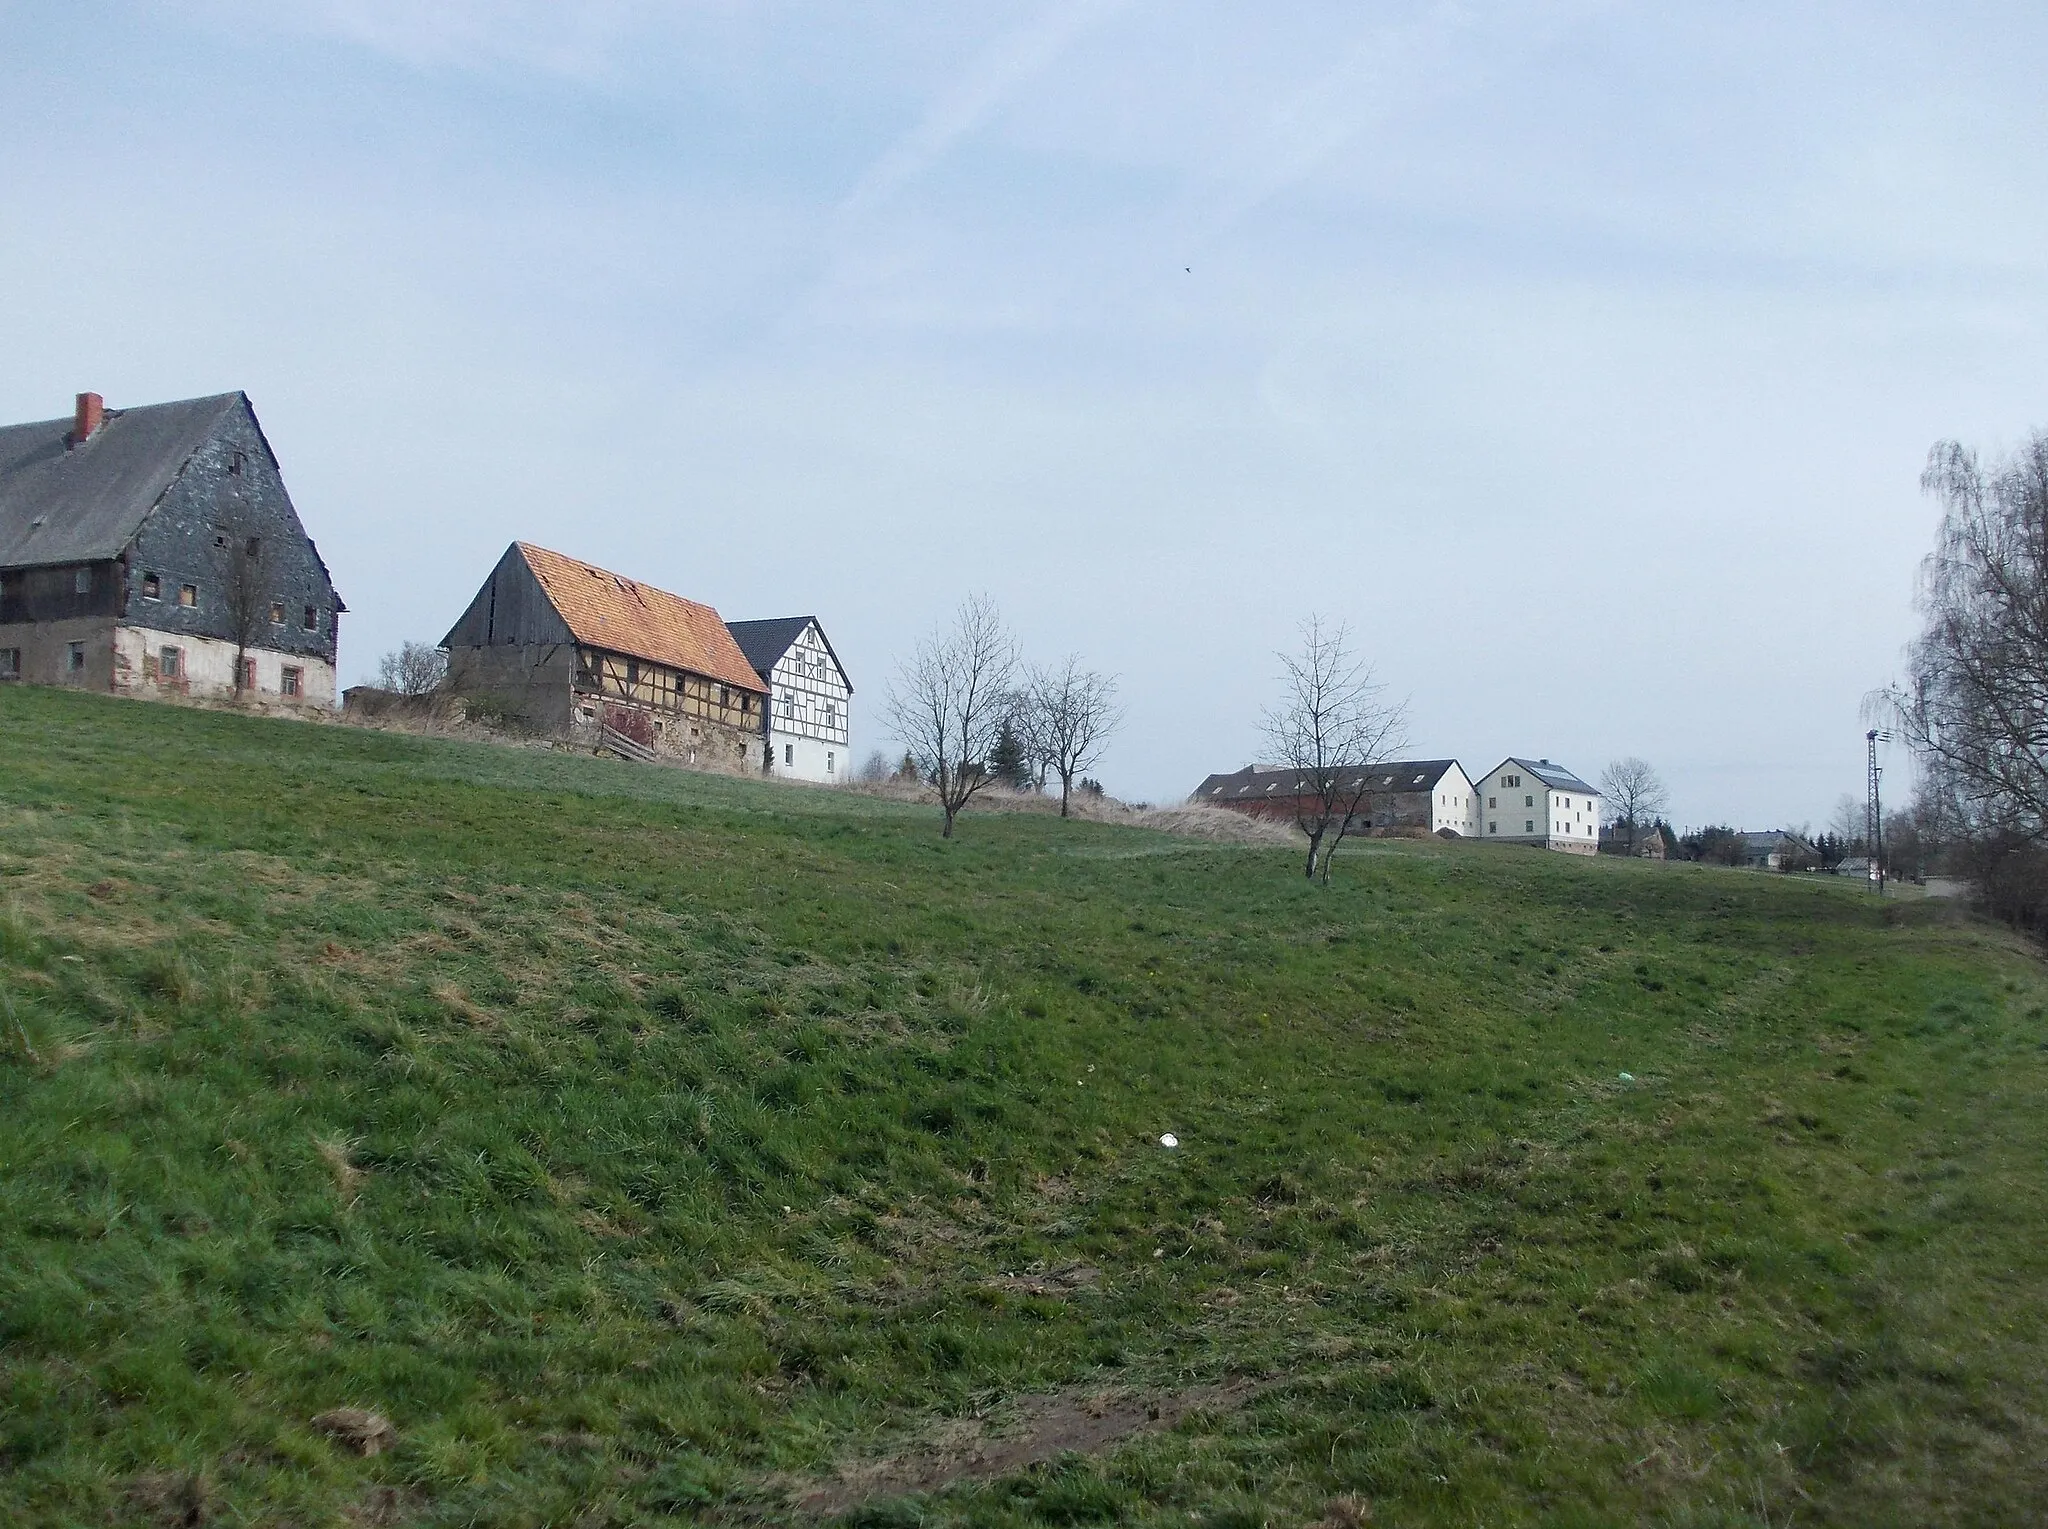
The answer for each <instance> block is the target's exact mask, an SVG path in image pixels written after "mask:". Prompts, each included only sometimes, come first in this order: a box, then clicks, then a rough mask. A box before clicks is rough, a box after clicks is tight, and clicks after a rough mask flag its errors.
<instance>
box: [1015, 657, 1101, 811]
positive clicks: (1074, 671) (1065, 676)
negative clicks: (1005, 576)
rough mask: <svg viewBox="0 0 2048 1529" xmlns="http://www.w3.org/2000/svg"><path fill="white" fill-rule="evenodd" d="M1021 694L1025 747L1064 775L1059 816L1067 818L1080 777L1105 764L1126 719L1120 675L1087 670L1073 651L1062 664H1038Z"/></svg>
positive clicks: (1043, 764)
mask: <svg viewBox="0 0 2048 1529" xmlns="http://www.w3.org/2000/svg"><path fill="white" fill-rule="evenodd" d="M1019 699H1020V701H1021V703H1022V704H1021V705H1020V706H1019V707H1018V714H1019V717H1020V718H1021V723H1022V727H1023V729H1024V737H1025V746H1026V748H1027V750H1028V751H1029V753H1030V754H1031V756H1032V758H1033V759H1035V760H1037V761H1038V762H1039V765H1040V768H1041V769H1045V770H1050V771H1051V772H1052V773H1053V774H1055V775H1057V776H1058V777H1059V778H1060V816H1061V817H1066V816H1067V803H1068V801H1069V799H1070V798H1071V797H1072V796H1073V792H1074V781H1075V778H1076V777H1078V776H1084V775H1085V774H1086V773H1087V772H1088V771H1089V770H1092V769H1093V768H1094V767H1095V766H1096V765H1097V764H1098V763H1100V761H1101V759H1102V751H1103V749H1104V747H1105V746H1107V744H1108V743H1109V738H1110V735H1111V734H1112V733H1114V732H1115V731H1116V729H1117V726H1118V724H1119V723H1121V722H1122V721H1123V711H1122V709H1121V708H1120V707H1119V706H1118V705H1117V703H1116V676H1115V675H1112V674H1102V673H1099V672H1097V671H1096V670H1093V669H1084V668H1082V667H1081V660H1080V657H1079V656H1078V655H1076V654H1072V653H1070V654H1068V655H1067V656H1066V658H1064V659H1063V660H1061V661H1060V662H1059V663H1058V664H1054V665H1049V666H1047V667H1046V668H1043V669H1039V668H1033V669H1032V670H1031V672H1030V673H1029V675H1028V676H1027V677H1026V678H1025V682H1024V689H1023V693H1022V695H1021V696H1020V698H1019Z"/></svg>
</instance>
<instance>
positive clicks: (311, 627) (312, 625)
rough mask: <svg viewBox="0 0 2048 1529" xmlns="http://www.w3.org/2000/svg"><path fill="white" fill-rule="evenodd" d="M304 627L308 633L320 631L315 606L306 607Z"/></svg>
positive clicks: (317, 611)
mask: <svg viewBox="0 0 2048 1529" xmlns="http://www.w3.org/2000/svg"><path fill="white" fill-rule="evenodd" d="M304 625H305V628H306V630H307V631H309V632H317V631H319V630H320V611H319V608H318V607H317V606H312V605H309V606H307V607H306V616H305V621H304Z"/></svg>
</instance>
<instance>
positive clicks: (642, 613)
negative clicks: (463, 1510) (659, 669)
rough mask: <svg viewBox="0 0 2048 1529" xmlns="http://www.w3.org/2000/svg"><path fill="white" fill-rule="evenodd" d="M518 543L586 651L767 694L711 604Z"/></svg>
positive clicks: (570, 630)
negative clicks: (641, 661) (599, 651)
mask: <svg viewBox="0 0 2048 1529" xmlns="http://www.w3.org/2000/svg"><path fill="white" fill-rule="evenodd" d="M513 545H515V546H516V547H518V548H519V555H520V556H521V557H522V558H524V559H525V560H526V566H527V567H528V568H529V569H531V570H532V571H533V576H534V578H535V580H537V581H538V582H539V584H540V587H541V588H542V589H543V590H544V591H546V593H547V597H548V600H549V602H550V603H551V604H553V606H554V607H555V609H556V611H557V612H559V613H560V614H561V617H562V620H563V621H564V622H565V623H566V624H567V625H568V628H569V634H570V635H571V636H572V637H574V638H575V639H576V640H577V641H578V642H579V643H582V644H583V645H584V646H586V647H591V648H603V649H604V650H605V651H606V652H608V653H623V654H625V655H626V656H627V657H628V658H644V659H646V660H648V661H649V662H650V663H656V664H666V665H668V666H669V667H670V668H671V669H687V670H689V671H690V673H692V674H701V675H704V676H706V677H707V678H709V679H714V680H720V681H723V682H724V683H725V684H728V685H734V686H737V687H738V688H739V689H741V690H751V691H753V692H754V693H755V694H757V695H759V694H761V693H763V691H764V689H765V687H764V686H763V685H762V683H761V679H760V676H759V675H757V674H755V673H754V667H753V665H752V664H750V663H748V662H747V656H746V654H744V653H742V652H741V651H740V648H739V644H738V643H736V642H734V641H733V639H732V633H731V632H729V631H727V630H726V627H725V623H724V622H723V621H721V620H720V619H719V617H718V612H717V611H715V610H713V609H712V608H711V607H710V606H708V605H699V604H698V603H697V602H696V601H695V600H685V599H684V598H683V597H682V596H681V595H672V594H670V593H669V592H668V591H667V590H665V589H656V588H655V587H654V586H653V585H652V584H643V583H641V582H640V581H639V580H637V579H629V578H627V577H626V576H625V575H624V574H617V573H613V572H611V571H610V570H609V569H604V568H599V567H598V566H597V565H596V564H594V563H583V562H578V561H577V560H576V559H575V558H573V557H565V556H563V555H562V554H561V553H559V552H550V551H549V550H548V549H547V548H545V547H536V546H534V545H533V544H532V543H531V542H515V543H514V544H513Z"/></svg>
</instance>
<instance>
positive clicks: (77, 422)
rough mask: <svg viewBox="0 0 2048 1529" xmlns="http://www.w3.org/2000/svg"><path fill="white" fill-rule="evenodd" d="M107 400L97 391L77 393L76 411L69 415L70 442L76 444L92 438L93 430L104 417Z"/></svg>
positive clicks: (97, 427)
mask: <svg viewBox="0 0 2048 1529" xmlns="http://www.w3.org/2000/svg"><path fill="white" fill-rule="evenodd" d="M106 414H107V401H106V400H105V399H104V398H102V397H100V395H99V394H97V393H80V394H79V395H78V412H77V413H76V414H74V415H72V417H71V444H72V445H74V446H76V445H79V444H80V443H82V442H84V441H89V440H91V439H92V433H93V431H95V430H97V429H99V427H100V423H101V421H102V420H104V419H105V418H106Z"/></svg>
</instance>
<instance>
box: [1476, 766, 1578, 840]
mask: <svg viewBox="0 0 2048 1529" xmlns="http://www.w3.org/2000/svg"><path fill="white" fill-rule="evenodd" d="M1479 794H1480V795H1481V796H1482V797H1484V798H1485V799H1486V804H1485V807H1484V809H1483V810H1482V812H1481V814H1480V816H1481V819H1482V821H1484V822H1485V824H1486V833H1485V837H1486V838H1488V839H1490V840H1495V841H1498V842H1501V843H1506V844H1536V845H1541V846H1542V847H1544V848H1545V849H1556V850H1563V851H1565V852H1566V853H1567V854H1573V855H1595V854H1598V853H1599V852H1600V793H1599V792H1597V791H1595V790H1594V789H1593V788H1592V787H1591V786H1589V785H1587V784H1586V783H1585V782H1584V781H1582V780H1580V779H1579V778H1578V776H1576V775H1574V774H1572V772H1571V771H1569V770H1567V769H1565V768H1564V767H1563V766H1562V765H1554V764H1552V763H1551V762H1550V761H1549V760H1547V759H1536V760H1529V759H1513V758H1510V759H1503V760H1502V761H1501V762H1500V763H1499V764H1498V765H1496V766H1495V767H1494V768H1493V769H1492V770H1490V771H1488V772H1487V773H1486V775H1485V777H1484V778H1482V779H1481V781H1480V782H1479Z"/></svg>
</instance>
